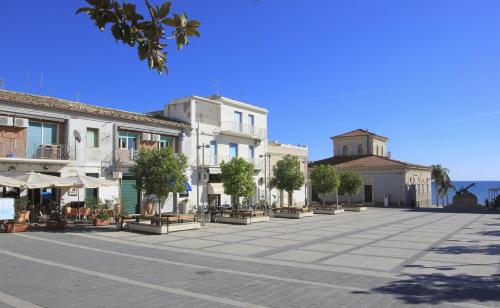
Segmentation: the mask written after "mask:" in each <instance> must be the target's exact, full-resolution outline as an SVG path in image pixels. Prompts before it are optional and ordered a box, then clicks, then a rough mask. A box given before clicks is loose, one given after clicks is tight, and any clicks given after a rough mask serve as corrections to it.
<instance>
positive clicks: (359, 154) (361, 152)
mask: <svg viewBox="0 0 500 308" xmlns="http://www.w3.org/2000/svg"><path fill="white" fill-rule="evenodd" d="M361 155H363V146H362V145H361V144H358V156H361Z"/></svg>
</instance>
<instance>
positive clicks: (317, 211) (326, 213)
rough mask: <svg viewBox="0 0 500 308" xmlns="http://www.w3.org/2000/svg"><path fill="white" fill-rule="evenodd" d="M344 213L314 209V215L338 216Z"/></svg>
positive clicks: (335, 210)
mask: <svg viewBox="0 0 500 308" xmlns="http://www.w3.org/2000/svg"><path fill="white" fill-rule="evenodd" d="M342 213H344V209H324V208H323V209H315V210H314V214H323V215H338V214H342Z"/></svg>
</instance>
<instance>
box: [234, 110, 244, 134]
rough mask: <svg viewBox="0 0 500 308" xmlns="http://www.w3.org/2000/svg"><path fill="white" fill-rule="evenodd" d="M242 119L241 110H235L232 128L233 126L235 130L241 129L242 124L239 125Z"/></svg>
mask: <svg viewBox="0 0 500 308" xmlns="http://www.w3.org/2000/svg"><path fill="white" fill-rule="evenodd" d="M242 120H243V116H242V114H241V112H239V111H235V112H234V128H235V130H237V131H241V129H242V125H241V123H242Z"/></svg>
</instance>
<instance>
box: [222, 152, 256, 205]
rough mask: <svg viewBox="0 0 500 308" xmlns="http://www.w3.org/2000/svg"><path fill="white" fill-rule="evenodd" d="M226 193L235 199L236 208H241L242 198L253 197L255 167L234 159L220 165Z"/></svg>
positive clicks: (239, 159)
mask: <svg viewBox="0 0 500 308" xmlns="http://www.w3.org/2000/svg"><path fill="white" fill-rule="evenodd" d="M220 169H221V178H222V183H223V184H224V193H225V194H227V195H230V196H233V197H234V200H235V203H236V204H235V206H236V208H239V204H240V197H247V198H249V197H250V196H252V195H253V193H254V191H255V183H254V181H253V173H254V166H253V164H252V163H249V162H247V161H245V160H244V159H243V158H239V157H238V158H233V159H231V160H230V161H228V162H222V163H221V165H220Z"/></svg>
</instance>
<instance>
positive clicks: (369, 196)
mask: <svg viewBox="0 0 500 308" xmlns="http://www.w3.org/2000/svg"><path fill="white" fill-rule="evenodd" d="M372 202H373V186H372V185H365V203H372Z"/></svg>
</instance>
